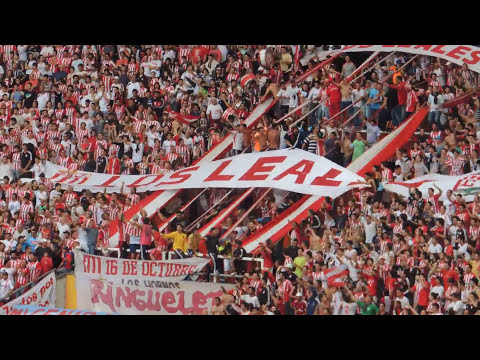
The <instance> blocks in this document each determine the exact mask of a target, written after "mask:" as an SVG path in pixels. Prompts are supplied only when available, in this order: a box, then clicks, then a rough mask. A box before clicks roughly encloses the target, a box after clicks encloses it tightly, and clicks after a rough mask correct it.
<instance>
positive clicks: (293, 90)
mask: <svg viewBox="0 0 480 360" xmlns="http://www.w3.org/2000/svg"><path fill="white" fill-rule="evenodd" d="M299 91H300V89H299V88H298V87H297V85H295V86H291V85H289V86H288V87H287V90H286V91H285V96H286V97H287V98H288V99H289V103H288V107H289V109H288V110H289V112H290V111H292V110H293V109H295V108H296V107H297V106H298V93H299Z"/></svg>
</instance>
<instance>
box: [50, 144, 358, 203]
mask: <svg viewBox="0 0 480 360" xmlns="http://www.w3.org/2000/svg"><path fill="white" fill-rule="evenodd" d="M45 175H46V177H47V178H49V179H50V180H51V181H52V182H54V183H60V184H62V187H63V188H66V187H68V186H69V185H71V186H73V189H74V191H81V190H82V189H90V190H94V191H103V190H104V189H105V188H106V189H107V192H119V191H120V187H121V185H122V183H124V184H125V189H124V191H129V190H128V188H129V187H135V188H136V190H137V192H144V191H147V190H148V191H157V190H176V189H191V188H206V187H211V188H212V187H213V188H215V187H219V188H252V187H263V188H269V187H271V188H277V189H282V190H287V191H293V192H297V193H302V194H310V195H319V196H327V195H328V196H332V197H333V196H338V195H340V194H343V193H344V192H346V191H348V190H350V189H352V188H354V187H362V186H366V185H365V184H363V182H364V181H365V180H364V179H363V178H362V177H360V176H358V175H356V174H354V173H353V172H351V171H349V170H347V169H345V168H344V167H341V166H339V165H337V164H335V163H333V162H332V161H330V160H328V159H325V158H323V157H321V156H317V155H315V154H312V153H309V152H306V151H303V150H299V149H294V150H289V149H286V150H278V151H267V152H256V153H251V154H242V155H238V156H234V157H230V158H226V159H222V160H218V161H212V162H207V163H204V164H201V165H197V166H191V167H188V168H186V169H183V170H179V171H176V172H172V173H170V174H165V175H164V176H162V175H140V176H139V175H108V174H96V173H90V172H85V171H77V172H75V173H74V174H72V173H69V172H68V171H67V170H66V169H62V168H60V167H58V166H57V165H54V164H52V163H47V164H46V174H45ZM332 192H334V193H335V194H332Z"/></svg>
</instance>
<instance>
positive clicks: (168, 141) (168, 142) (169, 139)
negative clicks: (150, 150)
mask: <svg viewBox="0 0 480 360" xmlns="http://www.w3.org/2000/svg"><path fill="white" fill-rule="evenodd" d="M172 137H173V135H172V133H168V134H167V139H166V140H165V141H164V142H163V144H162V149H164V150H165V153H166V154H169V153H170V149H171V148H172V147H175V146H176V145H177V144H176V142H175V140H173V139H172Z"/></svg>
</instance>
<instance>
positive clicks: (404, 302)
mask: <svg viewBox="0 0 480 360" xmlns="http://www.w3.org/2000/svg"><path fill="white" fill-rule="evenodd" d="M395 301H399V302H400V304H402V309H407V308H408V307H409V306H410V302H409V301H408V298H407V297H406V296H405V294H404V293H403V292H401V291H400V290H397V298H396V299H395Z"/></svg>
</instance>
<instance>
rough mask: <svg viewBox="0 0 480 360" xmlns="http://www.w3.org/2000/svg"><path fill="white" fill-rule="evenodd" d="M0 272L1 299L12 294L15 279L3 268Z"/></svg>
mask: <svg viewBox="0 0 480 360" xmlns="http://www.w3.org/2000/svg"><path fill="white" fill-rule="evenodd" d="M0 274H1V280H0V299H3V298H5V297H7V296H8V295H10V293H11V292H12V291H13V289H14V288H15V286H14V285H13V281H12V280H10V279H9V274H8V272H7V271H5V269H2V270H1V273H0Z"/></svg>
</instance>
